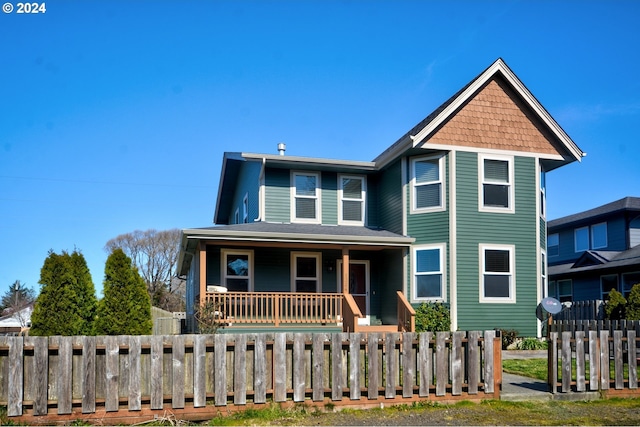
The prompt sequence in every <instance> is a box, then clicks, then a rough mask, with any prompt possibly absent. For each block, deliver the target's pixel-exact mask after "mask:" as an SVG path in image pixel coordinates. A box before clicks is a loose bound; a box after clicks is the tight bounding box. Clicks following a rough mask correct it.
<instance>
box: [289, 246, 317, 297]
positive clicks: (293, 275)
mask: <svg viewBox="0 0 640 427" xmlns="http://www.w3.org/2000/svg"><path fill="white" fill-rule="evenodd" d="M298 258H315V260H316V277H314V278H310V277H298V263H297V260H298ZM297 280H315V281H316V291H315V292H316V293H319V292H322V253H320V252H291V292H296V293H297V292H298V290H297V289H296V281H297Z"/></svg>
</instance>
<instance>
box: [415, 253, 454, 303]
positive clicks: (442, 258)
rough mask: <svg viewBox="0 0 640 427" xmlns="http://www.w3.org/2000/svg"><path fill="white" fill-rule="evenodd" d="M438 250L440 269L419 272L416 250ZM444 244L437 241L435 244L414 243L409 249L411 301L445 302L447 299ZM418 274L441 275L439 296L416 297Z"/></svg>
mask: <svg viewBox="0 0 640 427" xmlns="http://www.w3.org/2000/svg"><path fill="white" fill-rule="evenodd" d="M436 249H437V250H439V251H440V270H439V271H437V272H423V273H420V272H418V271H416V270H417V268H418V261H417V260H418V252H419V251H423V250H436ZM445 251H446V244H444V243H437V244H429V245H416V246H414V247H413V248H412V251H411V266H412V267H411V301H412V302H429V301H440V302H446V301H447V274H446V271H447V269H446V263H445V259H446V258H445V256H446V252H445ZM420 275H425V276H427V275H440V277H441V282H440V297H436V298H425V297H418V295H417V291H418V286H417V276H420Z"/></svg>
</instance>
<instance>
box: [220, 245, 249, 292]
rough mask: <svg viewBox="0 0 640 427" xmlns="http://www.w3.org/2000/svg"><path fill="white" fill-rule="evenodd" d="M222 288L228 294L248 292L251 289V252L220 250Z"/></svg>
mask: <svg viewBox="0 0 640 427" xmlns="http://www.w3.org/2000/svg"><path fill="white" fill-rule="evenodd" d="M221 260H222V269H221V271H222V274H221V276H222V277H221V279H222V286H224V287H226V288H227V289H228V290H229V291H230V292H248V291H251V290H252V289H253V284H252V276H253V251H245V250H228V249H223V250H222V257H221Z"/></svg>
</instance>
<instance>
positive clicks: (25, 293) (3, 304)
mask: <svg viewBox="0 0 640 427" xmlns="http://www.w3.org/2000/svg"><path fill="white" fill-rule="evenodd" d="M35 299H36V296H35V292H34V290H33V289H31V288H28V287H27V286H26V285H25V284H23V283H20V281H19V280H16V281H15V282H14V283H13V285H11V287H10V288H9V289H8V290H7V292H6V293H5V294H4V295H2V299H1V301H0V309H1V311H2V315H3V316H11V317H13V318H14V319H16V320H17V321H18V322H19V323H20V326H22V327H25V326H27V323H28V320H29V318H30V313H29V312H28V311H27V310H25V309H26V308H27V307H28V306H29V305H30V304H32V303H33V302H34V301H35Z"/></svg>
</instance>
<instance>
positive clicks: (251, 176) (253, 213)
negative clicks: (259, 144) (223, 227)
mask: <svg viewBox="0 0 640 427" xmlns="http://www.w3.org/2000/svg"><path fill="white" fill-rule="evenodd" d="M261 167H262V166H261V164H260V163H258V162H243V164H242V170H241V172H240V175H239V176H238V179H237V181H236V190H235V194H234V195H233V204H232V205H231V212H229V222H231V223H232V222H235V217H234V215H235V212H236V209H237V210H238V212H239V214H240V222H242V215H243V206H242V204H243V200H244V196H245V195H247V196H248V197H247V199H248V200H247V201H248V204H249V210H248V214H249V215H248V222H253V221H254V220H255V219H256V218H258V216H259V210H258V191H259V189H260V169H261Z"/></svg>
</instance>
